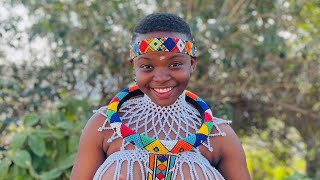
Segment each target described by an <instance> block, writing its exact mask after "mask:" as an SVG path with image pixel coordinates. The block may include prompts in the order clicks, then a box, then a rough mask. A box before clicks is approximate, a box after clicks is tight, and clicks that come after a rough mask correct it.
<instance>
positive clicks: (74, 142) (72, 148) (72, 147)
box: [68, 136, 79, 152]
mask: <svg viewBox="0 0 320 180" xmlns="http://www.w3.org/2000/svg"><path fill="white" fill-rule="evenodd" d="M78 144H79V137H78V136H71V137H70V138H69V141H68V149H69V152H76V151H77V148H78Z"/></svg>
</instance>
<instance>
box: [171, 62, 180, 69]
mask: <svg viewBox="0 0 320 180" xmlns="http://www.w3.org/2000/svg"><path fill="white" fill-rule="evenodd" d="M181 65H182V63H180V62H174V63H172V64H171V65H170V67H172V68H177V67H180V66H181Z"/></svg>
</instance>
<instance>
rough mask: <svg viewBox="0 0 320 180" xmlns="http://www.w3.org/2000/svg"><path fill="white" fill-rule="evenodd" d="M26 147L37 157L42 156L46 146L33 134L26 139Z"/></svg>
mask: <svg viewBox="0 0 320 180" xmlns="http://www.w3.org/2000/svg"><path fill="white" fill-rule="evenodd" d="M28 145H29V147H30V148H31V150H32V151H33V152H34V153H35V154H36V155H37V156H40V157H41V156H43V154H44V151H45V150H46V145H45V142H44V140H43V139H42V138H41V137H38V136H36V135H34V134H30V135H29V137H28Z"/></svg>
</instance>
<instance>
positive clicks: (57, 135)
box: [51, 130, 65, 139]
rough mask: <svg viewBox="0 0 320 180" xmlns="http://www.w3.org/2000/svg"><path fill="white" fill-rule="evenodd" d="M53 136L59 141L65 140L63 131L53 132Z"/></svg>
mask: <svg viewBox="0 0 320 180" xmlns="http://www.w3.org/2000/svg"><path fill="white" fill-rule="evenodd" d="M51 134H52V136H53V137H55V138H57V139H62V138H64V135H65V133H64V131H61V130H53V131H51Z"/></svg>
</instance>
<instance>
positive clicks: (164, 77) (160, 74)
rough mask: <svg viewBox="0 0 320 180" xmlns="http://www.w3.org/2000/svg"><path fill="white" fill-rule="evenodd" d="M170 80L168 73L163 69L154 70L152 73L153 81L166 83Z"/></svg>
mask: <svg viewBox="0 0 320 180" xmlns="http://www.w3.org/2000/svg"><path fill="white" fill-rule="evenodd" d="M170 79H171V75H170V72H169V71H168V70H167V69H165V68H160V69H156V70H155V71H154V75H153V80H154V81H156V82H166V81H169V80H170Z"/></svg>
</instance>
